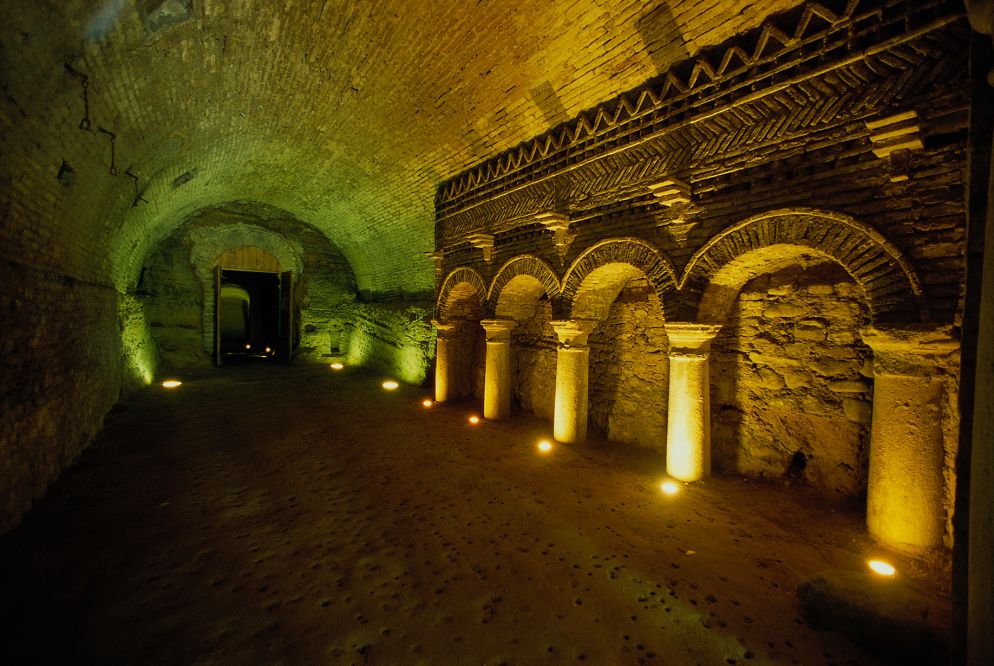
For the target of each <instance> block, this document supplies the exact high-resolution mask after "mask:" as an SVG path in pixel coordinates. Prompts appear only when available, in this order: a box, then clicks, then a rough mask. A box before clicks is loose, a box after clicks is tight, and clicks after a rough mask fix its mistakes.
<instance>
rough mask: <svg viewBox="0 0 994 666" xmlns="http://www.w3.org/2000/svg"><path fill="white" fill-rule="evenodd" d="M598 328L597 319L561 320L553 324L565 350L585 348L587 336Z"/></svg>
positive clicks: (553, 328)
mask: <svg viewBox="0 0 994 666" xmlns="http://www.w3.org/2000/svg"><path fill="white" fill-rule="evenodd" d="M596 327H597V320H596V319H559V320H557V321H553V322H552V330H554V331H555V332H556V335H557V336H558V337H559V344H560V345H562V346H563V347H565V348H567V349H568V348H570V347H585V346H586V345H587V336H588V335H590V333H591V332H592V331H593V330H594V329H595V328H596Z"/></svg>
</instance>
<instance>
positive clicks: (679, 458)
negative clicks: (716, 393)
mask: <svg viewBox="0 0 994 666" xmlns="http://www.w3.org/2000/svg"><path fill="white" fill-rule="evenodd" d="M719 330H721V326H719V325H714V324H697V323H672V324H666V335H667V336H668V337H669V342H670V351H669V357H670V373H669V374H670V386H669V407H668V411H667V417H666V473H667V474H669V475H670V476H672V477H674V478H676V479H680V480H681V481H697V480H699V479H702V478H703V477H705V476H708V475H709V474H710V473H711V380H710V373H709V370H708V356H709V355H710V350H711V340H713V339H714V336H715V335H717V334H718V331H719Z"/></svg>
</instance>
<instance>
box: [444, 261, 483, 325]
mask: <svg viewBox="0 0 994 666" xmlns="http://www.w3.org/2000/svg"><path fill="white" fill-rule="evenodd" d="M486 300H487V284H486V282H485V281H484V280H483V276H482V275H480V273H479V271H477V270H475V269H473V268H470V267H468V266H460V267H458V268H455V269H453V270H452V272H451V273H449V274H448V275H447V276H446V278H445V280H444V281H443V282H442V288H441V289H439V290H438V300H437V301H436V302H435V313H436V316H437V317H438V318H439V319H461V318H468V319H479V318H480V316H481V315H482V313H483V304H484V303H485V302H486Z"/></svg>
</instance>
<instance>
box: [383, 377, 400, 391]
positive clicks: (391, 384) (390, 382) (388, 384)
mask: <svg viewBox="0 0 994 666" xmlns="http://www.w3.org/2000/svg"><path fill="white" fill-rule="evenodd" d="M399 386H400V384H398V383H397V382H395V381H394V380H392V379H388V380H387V381H385V382H383V388H385V389H386V390H388V391H393V390H394V389H396V388H397V387H399Z"/></svg>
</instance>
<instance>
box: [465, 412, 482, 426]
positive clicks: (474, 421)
mask: <svg viewBox="0 0 994 666" xmlns="http://www.w3.org/2000/svg"><path fill="white" fill-rule="evenodd" d="M468 420H469V422H470V423H471V424H472V425H476V424H477V423H479V422H480V417H479V416H477V415H476V414H474V415H473V416H471V417H469V419H468Z"/></svg>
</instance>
